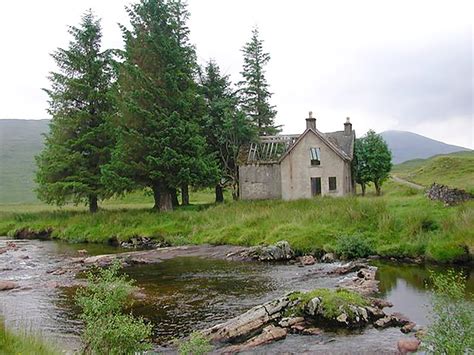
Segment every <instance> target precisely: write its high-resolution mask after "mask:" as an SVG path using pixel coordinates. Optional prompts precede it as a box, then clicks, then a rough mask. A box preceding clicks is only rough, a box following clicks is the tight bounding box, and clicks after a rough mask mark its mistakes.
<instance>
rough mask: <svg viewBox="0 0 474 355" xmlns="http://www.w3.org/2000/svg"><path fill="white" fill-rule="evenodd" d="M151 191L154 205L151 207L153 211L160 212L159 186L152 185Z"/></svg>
mask: <svg viewBox="0 0 474 355" xmlns="http://www.w3.org/2000/svg"><path fill="white" fill-rule="evenodd" d="M151 189H152V190H153V201H154V202H155V204H154V205H153V209H154V210H157V211H159V210H160V196H161V192H160V185H159V184H154V185H153V186H152V188H151Z"/></svg>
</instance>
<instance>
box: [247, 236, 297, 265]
mask: <svg viewBox="0 0 474 355" xmlns="http://www.w3.org/2000/svg"><path fill="white" fill-rule="evenodd" d="M249 254H250V255H251V256H252V257H253V258H255V259H258V260H260V261H282V260H291V259H293V257H294V256H295V253H294V252H293V250H292V249H291V247H290V244H289V243H288V242H287V241H286V240H281V241H279V242H277V243H276V244H275V245H269V246H266V247H256V248H253V249H252V250H250V252H249Z"/></svg>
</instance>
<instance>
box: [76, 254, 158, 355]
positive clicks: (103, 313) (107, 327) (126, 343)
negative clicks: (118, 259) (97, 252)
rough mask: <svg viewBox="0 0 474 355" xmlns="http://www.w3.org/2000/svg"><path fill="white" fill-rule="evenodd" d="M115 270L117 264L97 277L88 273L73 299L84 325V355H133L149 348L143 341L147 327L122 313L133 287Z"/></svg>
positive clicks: (148, 327)
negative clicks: (84, 283) (78, 307)
mask: <svg viewBox="0 0 474 355" xmlns="http://www.w3.org/2000/svg"><path fill="white" fill-rule="evenodd" d="M119 268H120V264H119V263H115V264H113V265H112V266H111V267H110V268H108V269H101V270H98V271H97V274H94V273H89V275H88V283H87V286H86V287H85V288H82V289H80V290H79V291H78V293H77V295H76V302H77V304H78V305H79V306H80V307H81V309H82V313H81V319H82V320H83V321H84V323H85V329H84V333H83V340H84V343H85V349H84V352H85V353H87V354H133V353H135V352H139V351H145V350H148V349H150V347H151V346H150V344H149V343H148V342H147V341H146V340H147V339H149V338H150V336H151V331H152V327H151V325H149V324H146V323H145V322H144V321H143V319H137V318H135V317H133V316H132V315H131V314H124V312H123V311H124V309H125V307H126V306H127V305H128V302H129V296H130V293H131V292H132V290H133V285H132V282H131V281H129V280H127V279H126V278H125V276H119V275H118V270H119Z"/></svg>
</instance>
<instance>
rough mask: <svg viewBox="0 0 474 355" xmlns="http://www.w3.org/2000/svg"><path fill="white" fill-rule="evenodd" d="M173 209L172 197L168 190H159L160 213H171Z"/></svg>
mask: <svg viewBox="0 0 474 355" xmlns="http://www.w3.org/2000/svg"><path fill="white" fill-rule="evenodd" d="M172 209H173V196H172V192H171V191H170V190H169V189H168V188H165V187H163V188H161V189H160V211H171V210H172Z"/></svg>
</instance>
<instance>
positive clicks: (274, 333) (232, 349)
mask: <svg viewBox="0 0 474 355" xmlns="http://www.w3.org/2000/svg"><path fill="white" fill-rule="evenodd" d="M287 333H288V331H287V330H286V329H284V328H281V327H276V326H274V325H269V326H268V327H265V328H263V330H262V332H261V333H260V334H258V335H256V336H255V337H253V338H251V339H250V340H248V341H246V342H245V343H243V344H239V345H233V346H229V347H227V348H224V349H221V351H220V352H221V353H226V354H227V353H237V352H242V351H245V350H249V349H252V348H255V347H257V346H260V345H264V344H268V343H272V342H274V341H277V340H281V339H284V338H286V335H287Z"/></svg>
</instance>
